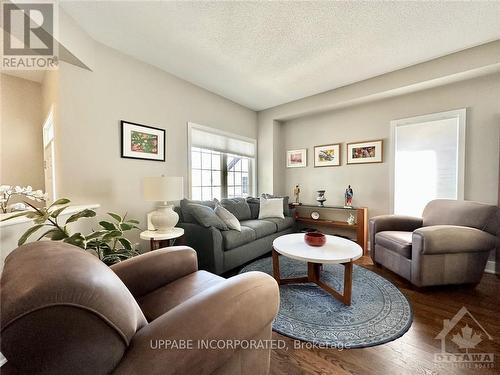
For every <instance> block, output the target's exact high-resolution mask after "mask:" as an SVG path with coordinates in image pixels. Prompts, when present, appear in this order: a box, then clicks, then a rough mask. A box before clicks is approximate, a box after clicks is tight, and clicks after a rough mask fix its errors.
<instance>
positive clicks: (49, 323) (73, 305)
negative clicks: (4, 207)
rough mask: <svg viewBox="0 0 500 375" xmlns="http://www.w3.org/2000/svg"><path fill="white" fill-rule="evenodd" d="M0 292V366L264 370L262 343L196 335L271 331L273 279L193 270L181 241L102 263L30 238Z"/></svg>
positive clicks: (262, 335)
mask: <svg viewBox="0 0 500 375" xmlns="http://www.w3.org/2000/svg"><path fill="white" fill-rule="evenodd" d="M113 271H114V272H113ZM0 293H1V294H0V298H1V301H0V302H1V322H0V324H1V335H2V342H1V351H2V353H3V354H4V355H5V357H6V358H7V360H8V362H7V363H6V364H5V365H4V366H3V367H2V374H6V375H7V374H17V373H22V374H31V373H36V374H109V373H114V374H225V373H227V374H266V373H267V372H268V370H269V359H270V351H269V349H268V348H267V349H261V348H255V347H254V348H250V349H247V350H244V349H242V347H238V346H237V345H233V346H231V345H226V346H224V345H223V346H222V347H221V346H220V345H219V347H220V348H216V345H213V344H212V345H209V348H206V347H203V346H202V345H201V344H200V343H199V342H198V340H205V341H204V342H205V344H207V343H210V340H233V341H232V342H233V343H234V342H236V340H252V339H255V340H259V339H263V340H268V339H270V338H271V324H272V321H273V319H274V317H275V316H276V313H277V310H278V305H279V294H278V287H277V285H276V282H275V281H274V279H273V278H271V277H270V276H268V275H266V274H263V273H260V272H249V273H246V274H243V275H238V276H235V277H232V278H230V279H227V280H226V279H224V278H222V277H219V276H216V275H213V274H210V273H208V272H205V271H198V270H197V259H196V253H195V251H194V250H192V249H191V248H188V247H176V248H169V249H160V250H156V251H153V252H150V253H147V254H143V255H140V256H137V257H135V258H132V259H129V260H127V261H124V262H122V263H119V264H116V265H114V266H112V267H111V269H110V268H108V267H107V266H105V265H104V264H103V263H101V262H100V261H99V260H98V259H97V258H96V257H94V256H92V255H91V254H88V253H86V252H85V251H83V250H81V249H79V248H76V247H73V246H71V245H67V244H64V243H59V242H50V241H43V242H36V243H31V244H27V245H24V246H21V247H20V248H18V249H16V250H14V251H13V252H12V253H11V254H10V255H9V256H8V257H7V259H6V262H5V268H4V271H3V274H2V278H1V292H0ZM174 340H183V341H174ZM213 342H215V341H213ZM221 342H223V341H221ZM182 343H184V344H185V345H188V346H190V347H191V348H190V349H189V348H181V347H180V345H182Z"/></svg>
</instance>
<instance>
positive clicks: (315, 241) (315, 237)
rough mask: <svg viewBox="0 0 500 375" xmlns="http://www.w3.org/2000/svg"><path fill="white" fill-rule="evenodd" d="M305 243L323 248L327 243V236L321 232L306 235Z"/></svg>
mask: <svg viewBox="0 0 500 375" xmlns="http://www.w3.org/2000/svg"><path fill="white" fill-rule="evenodd" d="M304 241H305V242H306V244H308V245H309V246H317V247H319V246H323V245H324V244H325V243H326V236H325V235H324V234H323V233H321V232H308V233H306V234H304Z"/></svg>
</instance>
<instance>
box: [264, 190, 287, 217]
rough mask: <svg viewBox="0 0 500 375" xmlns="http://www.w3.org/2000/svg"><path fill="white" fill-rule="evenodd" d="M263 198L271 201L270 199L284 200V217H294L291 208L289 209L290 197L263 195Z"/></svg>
mask: <svg viewBox="0 0 500 375" xmlns="http://www.w3.org/2000/svg"><path fill="white" fill-rule="evenodd" d="M262 197H264V198H266V199H270V198H283V215H285V216H292V215H291V214H290V208H289V207H288V201H289V197H288V196H284V197H281V196H277V195H272V194H266V193H263V194H262Z"/></svg>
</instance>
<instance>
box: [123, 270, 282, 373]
mask: <svg viewBox="0 0 500 375" xmlns="http://www.w3.org/2000/svg"><path fill="white" fill-rule="evenodd" d="M278 307H279V291H278V285H277V284H276V281H275V280H274V279H273V278H272V277H271V276H269V275H267V274H264V273H261V272H248V273H245V274H242V275H238V276H235V277H232V278H230V279H228V280H227V281H225V282H223V283H220V284H218V285H216V286H214V287H212V288H210V289H207V290H205V291H204V292H202V293H200V294H198V295H196V296H194V297H193V298H191V299H189V300H187V301H185V302H184V303H182V304H180V305H178V306H177V307H175V308H173V309H172V310H170V311H168V312H167V313H165V314H164V315H162V316H160V317H159V318H157V319H155V320H154V321H152V322H151V323H150V324H149V325H147V326H146V327H144V328H142V329H141V330H139V331H138V332H137V333H136V334H135V336H134V337H133V338H132V341H131V344H130V346H129V349H128V351H127V352H126V354H125V356H124V358H123V360H122V361H121V363H120V364H119V365H118V367H117V368H116V369H115V374H142V373H146V372H147V373H148V374H153V375H155V374H162V375H164V374H210V373H212V372H213V371H214V370H216V369H217V368H219V367H220V366H221V365H222V364H224V363H225V362H227V361H228V360H229V359H230V358H231V356H232V355H234V352H235V351H237V350H238V349H242V348H241V347H240V348H238V347H237V346H236V345H237V343H238V342H241V340H249V339H252V337H255V336H257V335H258V334H259V333H260V332H262V330H263V329H266V327H269V330H270V329H271V328H270V324H271V323H272V321H273V319H274V317H275V316H276V314H277V312H278ZM212 340H217V342H218V343H222V344H221V346H220V348H214V347H208V348H207V347H203V344H204V343H205V344H211V345H213V342H214V341H212ZM218 340H221V341H218ZM238 340H240V341H238ZM182 344H185V345H190V348H187V347H185V348H180V347H179V345H182ZM231 345H233V347H231ZM243 349H244V347H243ZM263 350H265V349H263Z"/></svg>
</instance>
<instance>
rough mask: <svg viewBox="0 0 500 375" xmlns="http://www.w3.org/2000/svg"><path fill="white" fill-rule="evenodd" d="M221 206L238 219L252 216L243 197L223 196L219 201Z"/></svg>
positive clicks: (247, 218) (246, 218)
mask: <svg viewBox="0 0 500 375" xmlns="http://www.w3.org/2000/svg"><path fill="white" fill-rule="evenodd" d="M220 204H221V206H222V207H224V208H225V209H226V210H228V211H229V212H231V213H232V214H233V215H234V216H236V218H237V219H238V220H239V221H242V220H249V219H250V218H251V216H252V214H251V212H250V206H249V205H248V203H247V201H246V199H245V198H225V199H222V200H221V201H220Z"/></svg>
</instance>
